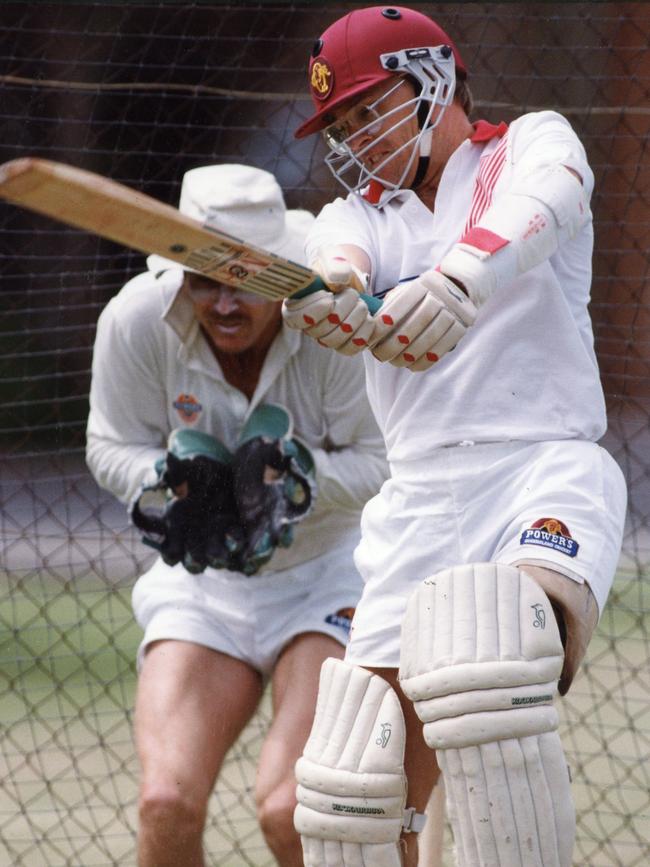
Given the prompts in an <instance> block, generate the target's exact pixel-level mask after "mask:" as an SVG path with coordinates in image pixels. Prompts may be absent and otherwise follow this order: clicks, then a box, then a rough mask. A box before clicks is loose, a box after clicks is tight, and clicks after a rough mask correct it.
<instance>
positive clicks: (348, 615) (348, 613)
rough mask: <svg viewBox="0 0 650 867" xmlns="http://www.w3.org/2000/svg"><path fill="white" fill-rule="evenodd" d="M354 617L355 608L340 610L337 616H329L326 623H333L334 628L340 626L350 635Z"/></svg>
mask: <svg viewBox="0 0 650 867" xmlns="http://www.w3.org/2000/svg"><path fill="white" fill-rule="evenodd" d="M353 617H354V608H339V610H338V611H337V612H336V614H328V615H327V617H326V618H325V623H331V624H332V626H340V627H341V629H343V630H344V631H345V632H348V633H349V632H350V627H351V625H352V618H353Z"/></svg>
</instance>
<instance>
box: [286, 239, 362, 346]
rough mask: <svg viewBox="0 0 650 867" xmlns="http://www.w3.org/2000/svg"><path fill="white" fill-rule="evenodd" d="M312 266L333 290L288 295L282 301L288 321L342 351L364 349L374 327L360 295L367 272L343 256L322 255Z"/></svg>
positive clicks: (291, 325) (294, 326)
mask: <svg viewBox="0 0 650 867" xmlns="http://www.w3.org/2000/svg"><path fill="white" fill-rule="evenodd" d="M313 268H314V271H316V273H317V274H319V276H320V277H322V279H323V282H324V283H325V285H326V286H327V287H328V288H329V289H330V290H331V291H330V292H325V291H321V292H314V293H312V294H311V295H307V296H306V297H305V298H297V299H291V298H287V299H286V300H285V301H284V303H283V305H282V315H283V317H284V320H285V322H286V323H287V325H288V326H289V327H290V328H297V329H299V330H301V331H304V332H305V334H308V335H309V336H310V337H313V338H314V339H315V340H318V342H319V343H321V344H322V345H323V346H327V347H329V348H330V349H336V350H337V351H338V352H341V353H342V354H343V355H355V354H356V353H357V352H361V350H362V349H365V348H366V347H367V345H368V339H369V337H370V335H371V333H372V330H373V323H372V317H371V315H370V311H369V310H368V307H367V306H366V304H365V303H364V302H363V301H362V300H361V299H360V298H359V292H365V290H366V288H367V283H368V275H367V274H363V273H362V272H361V271H360V270H359V268H357V267H356V266H355V265H353V264H352V262H350V261H349V260H348V259H346V258H345V257H344V256H335V255H321V257H320V258H319V259H318V260H317V261H316V262H315V263H314V264H313Z"/></svg>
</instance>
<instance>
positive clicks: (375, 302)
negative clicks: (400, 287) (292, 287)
mask: <svg viewBox="0 0 650 867" xmlns="http://www.w3.org/2000/svg"><path fill="white" fill-rule="evenodd" d="M321 289H325V290H327V291H329V290H328V289H327V286H326V285H325V283H324V282H323V281H322V280H321V278H320V277H316V278H315V279H314V280H312V282H311V283H310V284H309V286H305V288H304V289H300V290H299V291H298V292H294V294H293V295H292V296H291V297H292V298H304V297H305V296H306V295H311V294H312V292H319V291H320V290H321ZM359 297H360V298H361V299H362V300H363V301H364V302H365V304H366V307H367V308H368V310H370V313H371V314H375V313H376V312H377V311H378V310H379V308H380V307H381V298H375V297H374V296H373V295H366V294H365V292H360V293H359Z"/></svg>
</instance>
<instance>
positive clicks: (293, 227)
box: [147, 163, 315, 273]
mask: <svg viewBox="0 0 650 867" xmlns="http://www.w3.org/2000/svg"><path fill="white" fill-rule="evenodd" d="M178 209H179V211H180V212H181V213H182V214H186V215H187V216H188V217H193V218H194V219H195V220H198V221H199V222H200V223H202V224H203V225H204V226H208V227H209V228H213V229H219V230H220V231H221V232H226V233H227V234H228V235H232V236H233V237H235V238H238V239H239V240H241V241H244V242H246V243H247V244H254V245H255V246H256V247H259V248H260V249H262V250H267V251H268V252H269V253H275V254H276V255H278V256H283V257H284V258H285V259H291V261H292V262H297V263H298V264H300V265H304V264H305V252H304V244H305V238H306V236H307V232H308V231H309V229H310V228H311V225H312V223H313V222H314V219H315V218H314V215H313V214H311V213H310V212H309V211H303V210H287V206H286V205H285V202H284V196H283V194H282V190H281V189H280V185H279V184H278V182H277V181H276V179H275V177H274V176H273V175H272V174H271V173H270V172H267V171H264V169H257V168H253V167H252V166H243V165H239V164H238V163H223V164H220V165H211V166H201V167H200V168H196V169H190V170H189V171H188V172H185V174H184V175H183V182H182V184H181V195H180V202H179V205H178ZM181 267H182V266H181V265H180V264H179V263H178V262H172V261H171V260H170V259H165V258H163V257H162V256H157V255H151V256H148V257H147V268H148V269H149V271H153V272H155V273H159V272H160V271H167V270H169V269H170V268H177V269H180V268H181ZM185 270H191V269H189V268H188V269H185Z"/></svg>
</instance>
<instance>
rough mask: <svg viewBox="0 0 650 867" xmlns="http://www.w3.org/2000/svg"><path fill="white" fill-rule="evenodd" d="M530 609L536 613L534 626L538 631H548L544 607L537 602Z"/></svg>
mask: <svg viewBox="0 0 650 867" xmlns="http://www.w3.org/2000/svg"><path fill="white" fill-rule="evenodd" d="M530 607H531V608H532V609H533V611H534V612H535V619H534V620H533V626H535V627H536V628H537V629H546V611H544V608H543V606H542V605H541V604H540V603H539V602H536V603H535V604H534V605H531V606H530Z"/></svg>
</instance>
